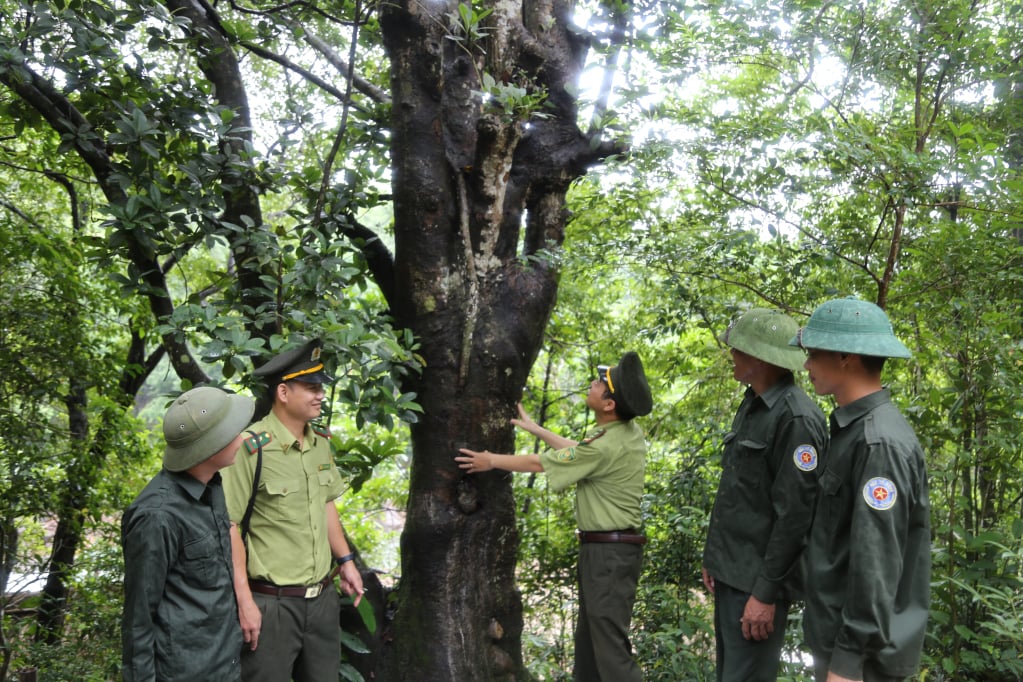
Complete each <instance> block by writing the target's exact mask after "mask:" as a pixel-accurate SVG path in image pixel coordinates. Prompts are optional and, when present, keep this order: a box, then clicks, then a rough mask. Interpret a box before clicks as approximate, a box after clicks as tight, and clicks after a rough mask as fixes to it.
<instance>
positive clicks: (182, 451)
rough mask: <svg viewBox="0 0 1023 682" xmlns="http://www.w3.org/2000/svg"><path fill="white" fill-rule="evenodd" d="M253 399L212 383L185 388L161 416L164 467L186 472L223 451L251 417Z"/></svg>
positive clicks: (247, 423) (169, 469)
mask: <svg viewBox="0 0 1023 682" xmlns="http://www.w3.org/2000/svg"><path fill="white" fill-rule="evenodd" d="M254 408H255V403H254V402H253V400H252V398H248V397H245V396H240V395H235V394H233V393H228V392H227V391H223V390H221V389H219V388H214V387H212V386H200V387H199V388H193V389H191V390H190V391H185V392H184V393H182V394H181V395H180V396H178V398H177V400H175V401H174V403H173V404H172V405H171V406H170V408H168V409H167V414H166V415H165V416H164V418H163V437H164V440H165V441H167V447H166V448H165V449H164V451H163V466H164V468H165V469H167V470H168V471H185V470H186V469H190V468H192V467H194V466H195V465H196V464H199V463H200V462H205V461H206V460H207V459H209V458H210V457H212V456H213V455H215V454H217V453H218V452H220V451H221V450H223V449H224V448H225V447H226V446H227V445H229V444H230V443H231V441H233V440H234V439H235V437H236V436H237V435H238V434H239V433H241V432H242V431H244V430H245V427H246V426H248V425H249V420H250V419H252V411H253V409H254Z"/></svg>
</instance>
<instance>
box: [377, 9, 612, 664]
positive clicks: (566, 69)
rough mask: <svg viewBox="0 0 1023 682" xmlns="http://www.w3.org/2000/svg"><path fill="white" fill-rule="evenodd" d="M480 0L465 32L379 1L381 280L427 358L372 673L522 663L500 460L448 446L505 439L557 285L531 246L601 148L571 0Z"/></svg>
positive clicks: (501, 448)
mask: <svg viewBox="0 0 1023 682" xmlns="http://www.w3.org/2000/svg"><path fill="white" fill-rule="evenodd" d="M493 7H494V13H493V14H491V15H490V16H489V17H487V19H486V21H485V25H482V26H480V27H479V28H480V29H482V30H480V31H479V32H478V33H477V38H478V40H479V44H474V43H473V42H472V39H471V38H470V37H468V36H467V35H466V34H465V33H461V34H459V33H458V30H457V29H458V27H457V26H456V27H452V25H451V24H450V23H449V22H450V20H451V19H450V17H452V16H454V17H457V16H458V5H457V3H455V2H443V3H419V2H397V3H388V4H385V5H383V6H382V15H381V26H382V30H383V34H384V39H385V46H386V48H387V51H388V55H389V57H390V59H391V81H392V91H393V113H392V121H393V142H392V154H393V156H392V161H393V169H394V175H393V181H392V182H393V187H394V197H395V200H394V204H395V275H394V276H395V282H394V285H395V286H393V287H390V288H389V287H388V286H382V288H383V290H385V291H388V290H391V291H394V292H396V293H395V296H394V298H395V299H396V300H391V301H390V303H391V307H392V310H393V311H394V313H395V316H396V318H397V322H398V324H399V325H400V326H402V327H407V328H410V329H412V330H413V331H414V332H415V334H416V335H417V337H418V338H419V339H420V341H421V344H422V346H421V354H422V355H423V357H424V358H425V360H426V369H425V371H424V372H423V374H422V377H421V378H420V379H419V380H418V381H417V382H416V384H415V385H414V386H410V387H409V388H410V389H411V390H415V391H416V392H417V393H418V394H419V401H420V404H422V405H423V407H424V410H425V413H424V415H423V416H422V419H421V420H420V422H419V423H418V424H416V425H414V426H413V427H412V448H413V454H414V456H413V460H412V471H411V482H410V491H409V502H408V513H407V518H406V524H405V529H404V532H403V534H402V541H401V557H402V579H401V583H400V585H399V588H398V591H399V594H398V603H397V612H396V616H395V620H394V622H393V624H392V630H391V632H390V633H388V635H387V636H386V637H385V639H386V640H387V641H389V642H391V644H390V649H389V650H388V652H387V653H386V655H385V656H384V660H383V661H382V668H383V669H382V670H381V671H379V672H380V674H379V675H378V677H377V678H378V679H381V680H416V681H417V682H422V681H424V680H437V681H442V680H443V681H448V680H459V681H468V680H512V679H524V678H525V677H526V675H525V671H524V668H523V665H522V654H521V633H522V605H521V600H520V595H519V593H518V590H517V589H516V586H515V563H516V558H517V550H518V544H519V539H518V535H517V531H516V525H515V506H514V499H513V496H512V492H511V486H510V480H511V479H510V475H509V474H506V473H501V472H490V473H487V474H484V475H477V476H471V475H464V474H462V473H461V472H460V470H459V469H458V468H457V467H456V466H455V462H454V459H453V458H454V456H455V454H456V452H457V449H458V448H459V447H461V446H470V447H473V448H474V449H484V448H486V449H489V450H492V451H497V452H510V451H511V450H512V447H513V442H514V438H513V434H512V428H511V426H510V424H509V418H510V417H511V416H512V415H513V414H514V405H515V402H516V401H517V400H518V399H519V398H520V396H521V393H522V388H523V386H524V384H525V381H526V377H527V374H528V372H529V369H530V366H531V365H532V363H533V361H534V360H535V358H536V355H537V353H538V351H539V348H540V346H541V343H542V338H543V331H544V328H545V326H546V324H547V321H548V319H549V316H550V313H551V310H552V308H553V305H554V302H555V297H556V291H557V272H556V270H555V268H554V267H553V265H552V264H551V262H550V261H549V260H547V259H545V258H544V257H543V254H542V253H541V252H542V250H543V249H552V250H556V249H557V248H558V247H559V246H560V245H561V243H562V240H563V238H564V228H565V223H566V220H567V217H568V213H567V211H566V209H565V194H566V191H567V189H568V186H569V184H570V183H571V181H572V180H574V179H575V178H577V177H579V176H580V175H582V174H583V173H584V172H585V171H586V169H587V168H588V167H589V166H591V165H592V164H593V163H595V162H596V161H597V160H599V159H600V158H601V157H602V156H605V155H606V154H607V153H609V151H611V150H610V149H609V148H605V147H601V146H600V145H592V146H591V144H590V142H589V140H588V139H586V137H585V136H584V135H583V134H582V133H581V132H580V131H579V129H578V127H577V125H576V117H577V111H576V103H575V100H574V98H573V97H572V96H570V95H569V94H568V92H567V91H566V89H565V87H566V85H569V86H571V85H573V84H574V83H575V81H576V80H577V77H578V74H579V70H580V68H581V65H582V59H583V56H584V53H585V46H584V45H582V44H581V43H580V41H579V40H578V38H577V37H576V36H574V35H573V34H572V33H571V32H570V31H569V30H567V28H566V19H567V18H568V17H569V16H570V13H571V11H572V5H571V4H570V3H560V2H555V3H548V4H536V5H534V4H533V3H531V2H526V3H521V4H516V3H512V4H504V5H494V6H493ZM519 12H521V14H519ZM462 28H464V25H463V27H462ZM453 34H455V35H461V37H462V40H453V39H452V38H451V37H450V36H451V35H453ZM481 36H482V37H481ZM484 43H485V44H484ZM481 73H487V74H491V75H493V76H494V78H495V79H496V80H497V82H498V83H501V82H505V83H507V82H509V81H514V83H515V84H517V85H519V86H521V87H524V88H526V89H527V90H530V89H532V91H533V92H535V91H538V90H543V91H545V92H546V93H547V103H548V104H547V106H546V107H544V108H543V109H542V112H543V113H544V114H545V115H546V118H535V117H534V118H532V119H531V120H530V121H529V123H528V125H526V123H525V122H524V121H523V120H518V119H515V118H514V117H512V116H509V115H508V112H507V111H504V112H502V111H498V110H495V109H494V108H492V107H483V106H481V104H480V101H479V96H478V92H479V91H480V90H481V89H483V88H482V86H481V83H480V77H481ZM527 259H528V260H527ZM385 284H386V283H385Z"/></svg>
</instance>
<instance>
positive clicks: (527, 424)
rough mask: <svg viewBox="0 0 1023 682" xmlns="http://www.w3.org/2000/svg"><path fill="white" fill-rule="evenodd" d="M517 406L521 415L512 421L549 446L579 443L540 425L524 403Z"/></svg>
mask: <svg viewBox="0 0 1023 682" xmlns="http://www.w3.org/2000/svg"><path fill="white" fill-rule="evenodd" d="M515 407H516V409H518V412H519V416H518V418H513V419H512V420H511V423H512V424H514V425H515V426H517V427H519V428H520V429H522V430H523V431H526V432H527V433H531V434H533V435H534V436H536V437H537V438H539V439H540V440H542V441H543V442H544V443H547V445H548V446H549V447H551V448H553V449H555V450H561V449H562V448H569V447H572V446H573V445H578V444H579V442H578V441H574V440H572V439H570V438H565V437H563V436H559V435H558V434H556V433H554V432H553V431H549V430H547V429H545V428H544V427H542V426H540V425H539V424H537V423H536V422H535V421H533V419H532V417H530V416H529V414H527V413H526V410H525V409H524V408H523V407H522V403H516V405H515ZM509 471H512V469H509Z"/></svg>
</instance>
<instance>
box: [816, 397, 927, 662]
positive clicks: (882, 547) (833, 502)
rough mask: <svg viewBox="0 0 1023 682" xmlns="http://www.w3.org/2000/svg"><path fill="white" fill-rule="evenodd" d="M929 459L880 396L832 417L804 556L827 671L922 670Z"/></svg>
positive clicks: (820, 654) (886, 399)
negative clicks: (870, 666)
mask: <svg viewBox="0 0 1023 682" xmlns="http://www.w3.org/2000/svg"><path fill="white" fill-rule="evenodd" d="M930 540H931V529H930V503H929V501H928V493H927V471H926V467H925V463H924V453H923V450H922V449H921V447H920V443H919V442H918V441H917V438H916V435H915V434H914V433H913V429H912V428H911V427H910V426H909V424H908V423H907V422H906V420H905V418H904V417H903V416H902V415H901V414H900V413H899V411H898V409H897V408H896V407H895V406H894V405H893V404H892V402H891V397H890V394H889V392H888V391H887V390H881V391H877V392H876V393H872V394H871V395H868V396H866V397H864V398H861V399H859V400H857V401H855V402H853V403H850V404H848V405H845V406H843V407H840V408H838V409H837V410H835V411H834V412H833V413H832V415H831V445H830V446H829V448H828V454H827V464H826V465H825V467H824V471H823V472H822V474H821V479H820V491H819V493H818V496H817V512H816V514H815V516H814V521H813V526H812V528H811V530H810V543H809V546H808V548H807V562H808V569H809V570H808V575H807V585H806V612H805V614H804V618H803V628H804V631H805V635H806V642H807V644H808V645H809V647H810V649H811V651H813V653H814V655H815V656H817V657H819V658H821V659H824V660H828V659H830V670H831V671H833V672H835V673H838V674H839V675H842V676H844V677H848V678H850V679H863V678H862V671H863V663H864V661H865V660H870V661H874V662H876V667H877V668H878V669H879V672H881V673H884V674H886V675H889V676H892V677H908V676H909V675H912V674H913V672H914V671H915V670H916V668H917V665H918V664H919V662H920V651H921V649H922V648H923V641H924V633H925V631H926V628H927V609H928V588H929V583H930V570H931V547H930Z"/></svg>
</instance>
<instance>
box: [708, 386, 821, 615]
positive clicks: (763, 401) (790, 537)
mask: <svg viewBox="0 0 1023 682" xmlns="http://www.w3.org/2000/svg"><path fill="white" fill-rule="evenodd" d="M826 445H827V429H826V426H825V420H824V413H823V412H821V410H820V408H819V407H817V405H816V404H815V403H814V402H813V401H812V400H810V398H809V397H808V396H807V395H806V393H805V392H804V391H803V390H802V389H801V388H799V387H798V386H796V384H795V380H794V379H793V377H792V375H788V376H787V377H786V378H784V379H782V380H781V381H779V382H778V383H777V384H775V385H774V386H772V387H771V388H770V389H768V390H767V391H765V392H764V393H763V395H757V394H756V393H754V392H753V390H752V389H747V390H746V395H745V397H744V398H743V401H742V404H740V405H739V409H738V410H737V411H736V413H735V418H734V419H733V421H732V429H731V431H730V432H729V433H728V434H727V435H726V436H725V445H724V452H723V453H722V456H721V466H722V473H721V482H720V483H719V484H718V492H717V497H716V498H715V500H714V510H713V512H712V513H711V517H710V527H709V528H708V531H707V543H706V546H705V548H704V555H703V565H704V568H706V569H707V572H708V573H709V574H710V575H711V576H713V578H714V580H715V581H720V582H723V583H725V584H726V585H729V586H730V587H733V588H735V589H737V590H741V591H743V592H748V593H750V594H752V595H754V596H755V597H756V598H757V599H759V600H760V601H762V602H764V603H766V604H773V603H774V602H776V601H777V600H779V599H793V598H795V597H796V596H798V595H797V593H798V588H799V583H800V582H801V580H800V577H801V576H800V575H799V570H798V566H799V559H800V555H801V553H802V551H803V547H804V545H805V543H806V534H807V531H808V529H809V528H810V521H811V519H812V517H813V501H814V497H815V495H816V491H817V475H818V472H819V470H820V469H819V460H820V456H821V454H822V453H823V452H824V448H825V447H826Z"/></svg>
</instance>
